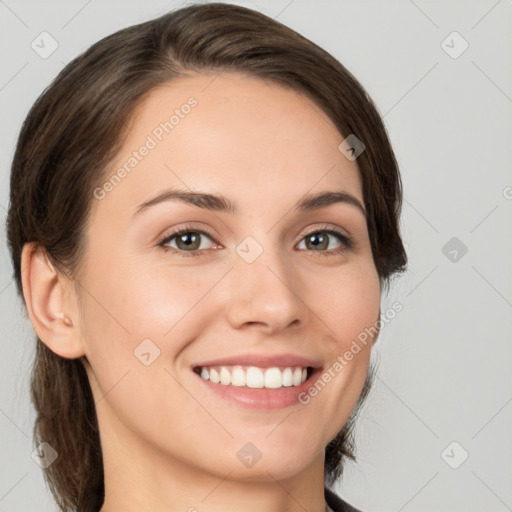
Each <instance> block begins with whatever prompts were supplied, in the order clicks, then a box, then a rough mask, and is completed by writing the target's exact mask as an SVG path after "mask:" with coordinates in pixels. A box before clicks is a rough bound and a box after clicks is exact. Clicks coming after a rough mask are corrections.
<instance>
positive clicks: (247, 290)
mask: <svg viewBox="0 0 512 512" xmlns="http://www.w3.org/2000/svg"><path fill="white" fill-rule="evenodd" d="M270 238H271V237H266V238H265V245H263V244H262V243H260V242H258V241H257V240H256V239H255V238H253V237H247V238H246V239H244V240H243V241H242V242H241V243H240V244H239V245H238V246H237V247H236V253H237V255H236V258H235V261H234V268H233V271H232V272H231V281H230V282H231V289H230V305H229V312H228V318H229V320H230V322H231V323H232V324H233V326H241V325H242V324H244V323H251V324H255V323H257V324H262V325H263V324H264V325H265V326H266V328H267V329H272V330H274V329H281V328H284V327H286V326H288V325H290V324H292V323H298V321H300V320H301V317H302V315H303V304H302V303H301V301H300V299H299V298H298V295H297V291H296V290H294V282H295V283H296V280H294V269H293V267H292V266H291V265H290V262H288V261H285V256H284V254H283V253H282V252H281V251H280V250H279V247H278V246H277V245H271V244H270V242H269V240H270Z"/></svg>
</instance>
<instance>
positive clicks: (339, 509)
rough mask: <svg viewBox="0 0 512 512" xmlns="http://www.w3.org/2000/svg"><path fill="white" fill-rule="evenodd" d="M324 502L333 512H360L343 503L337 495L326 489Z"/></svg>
mask: <svg viewBox="0 0 512 512" xmlns="http://www.w3.org/2000/svg"><path fill="white" fill-rule="evenodd" d="M324 495H325V501H327V504H328V505H329V507H331V508H332V510H333V511H334V512H361V511H360V510H359V509H357V508H354V507H353V506H352V505H349V504H348V503H347V502H346V501H343V500H342V499H341V498H340V497H339V496H338V495H336V494H335V493H334V492H332V491H331V490H330V489H327V487H325V488H324Z"/></svg>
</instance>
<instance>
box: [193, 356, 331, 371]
mask: <svg viewBox="0 0 512 512" xmlns="http://www.w3.org/2000/svg"><path fill="white" fill-rule="evenodd" d="M236 365H240V366H258V367H260V368H272V367H274V366H284V367H296V366H300V367H302V368H307V367H308V366H311V367H313V368H320V367H321V364H320V363H319V362H318V361H315V360H313V359H308V358H307V357H303V356H298V355H294V354H276V355H269V354H240V355H237V356H230V357H223V358H220V359H214V360H210V361H202V362H198V363H195V364H193V365H192V368H196V367H203V366H236Z"/></svg>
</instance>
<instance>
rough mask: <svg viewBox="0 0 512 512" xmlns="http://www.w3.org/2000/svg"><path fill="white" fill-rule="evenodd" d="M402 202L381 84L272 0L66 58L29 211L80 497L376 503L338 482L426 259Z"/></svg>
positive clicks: (58, 477)
mask: <svg viewBox="0 0 512 512" xmlns="http://www.w3.org/2000/svg"><path fill="white" fill-rule="evenodd" d="M400 206H401V184H400V177H399V171H398V167H397V163H396V160H395V158H394V155H393V151H392V148H391V146H390V143H389V140H388V137H387V134H386V131H385V129H384V127H383V124H382V121H381V119H380V117H379V114H378V112H377V110H376V108H375V107H374V105H373V103H372V101H371V100H370V99H369V97H368V95H367V93H366V92H365V91H364V89H363V88H362V86H361V85H360V84H359V83H358V82H357V80H356V79H355V78H354V77H353V76H352V75H351V74H350V73H349V72H348V71H347V70H346V69H345V68H344V67H343V66H342V65H341V64H340V63H339V62H337V61H336V60H335V59H334V58H333V57H332V56H330V55H329V54H327V53H326V52H325V51H323V50H322V49H320V48H319V47H318V46H316V45H315V44H314V43H312V42H311V41H309V40H307V39H305V38H303V37H302V36H300V35H299V34H297V33H296V32H294V31H292V30H291V29H289V28H287V27H285V26H283V25H282V24H280V23H278V22H276V21H274V20H272V19H270V18H268V17H266V16H264V15H263V14H260V13H257V12H255V11H252V10H249V9H245V8H241V7H237V6H233V5H229V4H208V5H196V6H190V7H186V8H182V9H180V10H177V11H174V12H171V13H169V14H167V15H165V16H162V17H161V18H158V19H155V20H152V21H149V22H146V23H142V24H140V25H136V26H133V27H129V28H127V29H124V30H121V31H119V32H117V33H115V34H113V35H111V36H109V37H106V38H104V39H102V40H101V41H99V42H98V43H96V44H95V45H93V46H92V47H91V48H90V49H88V50H87V51H86V52H85V53H84V54H82V55H81V56H79V57H78V58H76V59H75V60H74V61H73V62H71V63H70V64H69V65H68V66H66V67H65V68H64V70H63V71H62V72H61V73H60V75H59V76H58V77H57V78H56V79H55V81H54V82H53V83H52V84H51V86H50V87H49V88H48V89H47V90H46V91H45V92H44V94H43V95H42V96H41V97H40V98H39V99H38V100H37V102H36V103H35V105H34V106H33V108H32V110H31V111H30V113H29V114H28V116H27V119H26V121H25V123H24V125H23V128H22V131H21V134H20V137H19V141H18V144H17V148H16V152H15V156H14V161H13V165H12V174H11V203H10V209H9V214H8V239H9V244H10V249H11V255H12V261H13V266H14V273H15V278H16V282H17V287H18V292H19V293H20V295H21V296H22V297H23V299H24V303H25V305H26V308H27V312H28V316H29V318H30V321H31V323H32V325H33V327H34V330H35V332H36V334H37V349H36V358H35V362H34V367H33V378H32V399H33V402H34V405H35V408H36V411H37V421H36V424H35V427H34V434H35V440H36V444H37V445H38V446H39V447H40V455H41V458H42V459H43V460H44V461H45V462H46V464H44V465H43V467H46V469H45V477H46V478H47V481H48V483H49V485H50V489H51V491H52V493H53V495H54V497H55V499H56V501H57V503H58V505H59V507H60V509H61V510H79V511H98V510H101V512H116V511H120V510H122V511H124V512H130V511H141V510H148V511H163V510H165V511H175V510H176V511H177V510H189V511H193V510H198V511H212V512H217V511H224V512H225V511H230V510H244V511H256V510H258V511H262V510H264V511H266V512H274V511H275V512H277V511H282V510H287V511H299V510H308V511H323V510H335V511H340V510H343V511H345V510H349V511H350V510H356V509H354V508H352V507H351V506H350V505H348V504H347V503H346V502H344V501H343V500H341V499H340V498H339V497H337V496H336V495H335V494H334V493H333V492H332V491H331V490H330V486H332V484H333V483H334V481H335V480H336V479H337V478H338V477H339V476H340V475H341V474H342V467H343V463H344V461H345V460H346V459H350V458H352V459H354V453H353V446H352V438H351V431H352V427H353V422H354V419H355V417H356V414H357V410H358V408H359V406H360V405H361V403H362V401H363V399H364V397H365V396H366V394H367V392H368V389H369V386H370V383H371V375H372V367H371V365H370V364H369V363H370V354H371V348H372V345H373V343H375V341H376V339H377V336H378V330H379V327H380V323H379V312H380V297H381V292H382V289H383V287H384V286H385V285H386V284H387V283H388V281H389V278H390V276H392V275H393V274H394V273H396V272H400V271H402V270H403V269H404V268H405V265H406V255H405V251H404V248H403V245H402V241H401V238H400V234H399V229H398V218H399V214H400ZM363 335H364V336H363Z"/></svg>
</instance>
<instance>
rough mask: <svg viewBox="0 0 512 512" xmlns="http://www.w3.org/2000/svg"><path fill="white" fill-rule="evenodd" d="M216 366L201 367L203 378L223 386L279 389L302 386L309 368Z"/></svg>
mask: <svg viewBox="0 0 512 512" xmlns="http://www.w3.org/2000/svg"><path fill="white" fill-rule="evenodd" d="M246 368H247V369H244V367H242V366H216V367H211V368H206V367H202V368H201V372H200V375H201V378H203V379H204V380H210V381H211V382H213V383H215V384H222V385H223V386H229V385H232V386H238V387H242V386H247V387H248V388H254V389H257V388H267V389H279V388H282V387H290V386H300V385H301V384H302V383H303V382H304V381H305V380H306V379H307V376H308V370H307V368H302V367H300V366H297V367H295V368H291V367H288V368H283V369H281V368H277V367H273V368H258V367H256V366H249V367H246Z"/></svg>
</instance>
